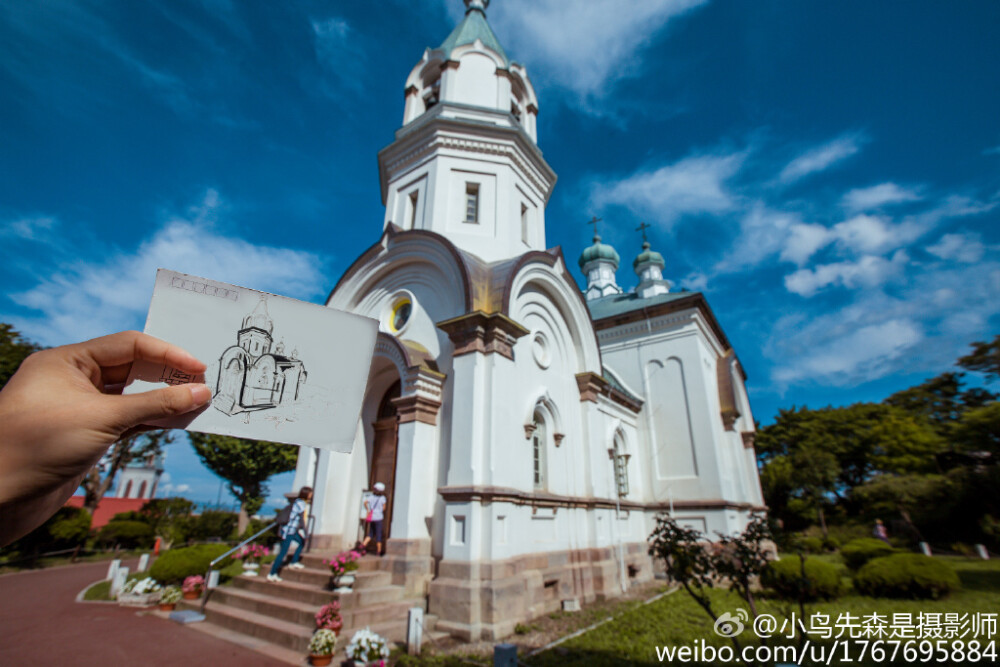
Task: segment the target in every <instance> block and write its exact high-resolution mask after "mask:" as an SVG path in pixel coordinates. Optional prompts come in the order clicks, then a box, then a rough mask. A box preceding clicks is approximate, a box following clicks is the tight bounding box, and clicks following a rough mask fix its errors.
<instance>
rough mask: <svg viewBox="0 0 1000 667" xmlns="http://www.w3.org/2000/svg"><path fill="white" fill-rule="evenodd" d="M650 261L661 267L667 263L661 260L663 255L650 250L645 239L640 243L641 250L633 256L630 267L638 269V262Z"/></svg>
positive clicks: (646, 262) (648, 262) (645, 262)
mask: <svg viewBox="0 0 1000 667" xmlns="http://www.w3.org/2000/svg"><path fill="white" fill-rule="evenodd" d="M650 263H652V264H657V265H659V267H660V268H661V269H662V268H663V267H664V266H666V265H667V263H666V262H664V261H663V255H661V254H660V253H658V252H656V251H655V250H650V249H649V241H646V242H645V243H643V244H642V252H640V253H639V256H638V257H636V258H635V261H634V262H632V268H633V269H638V268H639V265H640V264H650Z"/></svg>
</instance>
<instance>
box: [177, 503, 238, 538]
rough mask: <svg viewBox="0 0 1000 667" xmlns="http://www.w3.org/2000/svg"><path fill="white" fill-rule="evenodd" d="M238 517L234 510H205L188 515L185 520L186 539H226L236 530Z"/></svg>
mask: <svg viewBox="0 0 1000 667" xmlns="http://www.w3.org/2000/svg"><path fill="white" fill-rule="evenodd" d="M237 519H238V517H237V516H236V514H235V513H234V512H220V511H218V510H206V511H204V512H202V513H201V514H199V515H198V516H191V517H188V518H187V520H186V522H185V531H184V532H185V533H186V535H187V539H189V540H194V541H201V540H210V539H220V540H228V539H229V538H230V536H232V534H233V533H234V532H235V531H236V521H237Z"/></svg>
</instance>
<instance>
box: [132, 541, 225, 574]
mask: <svg viewBox="0 0 1000 667" xmlns="http://www.w3.org/2000/svg"><path fill="white" fill-rule="evenodd" d="M229 549H230V547H229V546H227V545H225V544H197V545H195V546H193V547H182V548H180V549H171V550H170V551H168V552H166V553H165V554H163V555H162V556H160V557H159V558H157V559H156V562H155V563H153V566H152V567H151V568H149V576H151V577H152V578H153V579H156V580H157V581H159V582H160V583H162V584H180V583H183V581H184V578H185V577H190V576H192V575H196V574H200V575H204V574H205V572H207V571H208V564H209V563H211V562H212V560H213V559H215V558H218V557H219V556H221V555H222V554H224V553H226V552H227V551H229ZM230 563H232V558H227V559H225V560H224V561H222V562H220V563H217V564H216V566H215V569H217V570H219V569H222V568H224V567H226V566H227V565H229V564H230Z"/></svg>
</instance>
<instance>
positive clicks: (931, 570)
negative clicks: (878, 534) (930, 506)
mask: <svg viewBox="0 0 1000 667" xmlns="http://www.w3.org/2000/svg"><path fill="white" fill-rule="evenodd" d="M958 587H959V581H958V575H957V574H955V571H954V570H952V569H951V568H950V567H948V566H947V565H945V564H944V563H942V562H941V561H939V560H934V559H933V558H930V557H928V556H924V555H923V554H894V555H892V556H883V557H882V558H875V559H873V560H871V561H869V562H868V563H866V564H865V566H864V567H862V568H861V569H860V570H858V573H857V574H855V575H854V589H855V590H856V591H858V592H859V593H861V594H862V595H869V596H871V597H879V598H909V599H918V600H926V599H933V600H937V599H938V598H943V597H945V596H946V595H948V594H949V593H950V592H951V591H953V590H955V589H956V588H958Z"/></svg>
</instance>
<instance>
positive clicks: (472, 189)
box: [465, 183, 479, 225]
mask: <svg viewBox="0 0 1000 667" xmlns="http://www.w3.org/2000/svg"><path fill="white" fill-rule="evenodd" d="M465 221H466V222H468V223H470V224H473V225H476V224H479V184H478V183H466V184H465Z"/></svg>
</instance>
